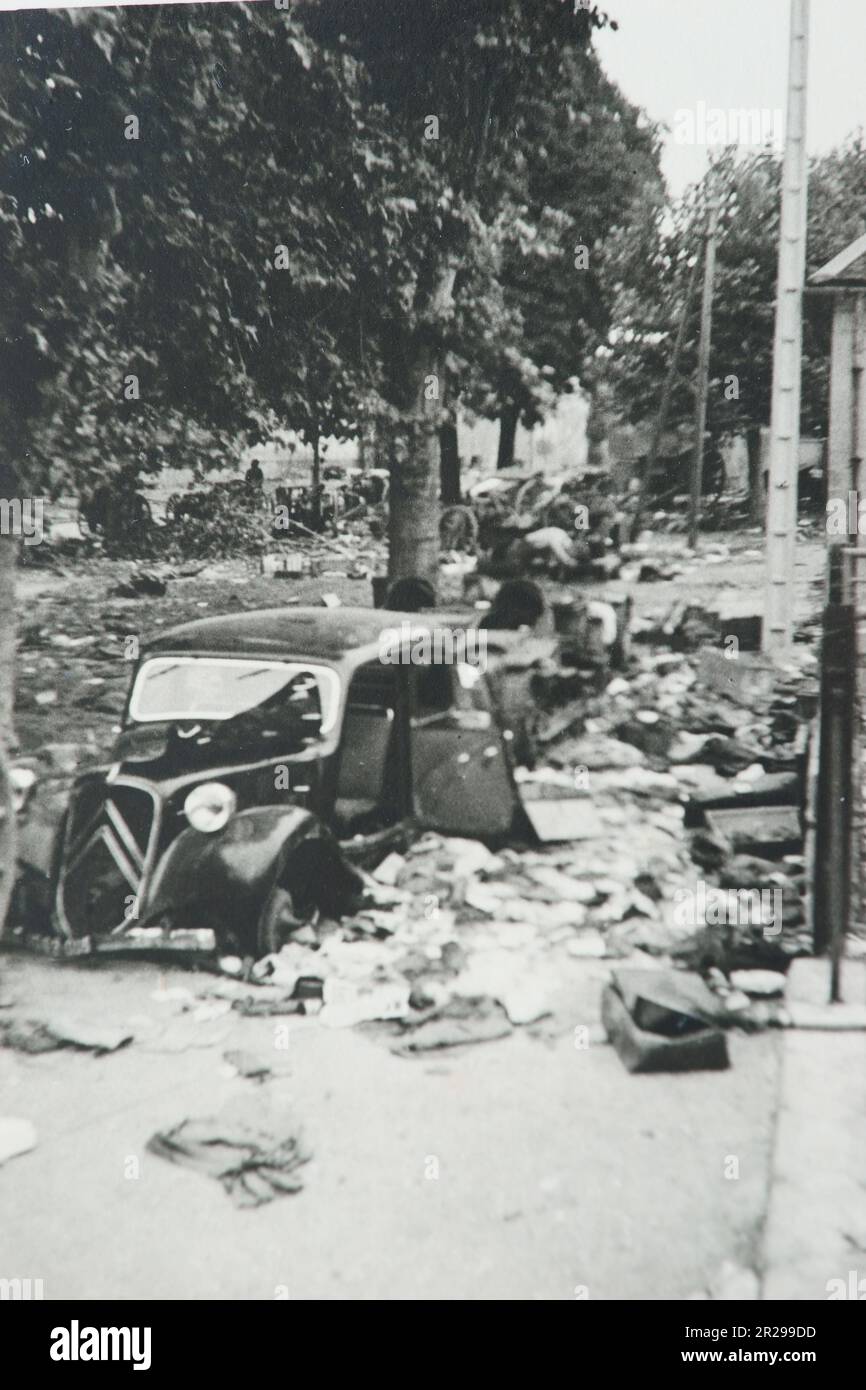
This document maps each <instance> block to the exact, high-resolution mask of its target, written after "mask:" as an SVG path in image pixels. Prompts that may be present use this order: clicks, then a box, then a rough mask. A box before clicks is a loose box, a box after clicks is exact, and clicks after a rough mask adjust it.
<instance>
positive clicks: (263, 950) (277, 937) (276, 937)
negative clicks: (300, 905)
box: [256, 888, 302, 959]
mask: <svg viewBox="0 0 866 1390" xmlns="http://www.w3.org/2000/svg"><path fill="white" fill-rule="evenodd" d="M301 924H302V919H301V918H300V917H298V915H297V914H296V912H295V903H294V899H293V897H292V895H291V893H290V892H289V890H288V889H287V888H274V889H272V891H271V893H270V894H269V896H268V899H267V901H266V903H265V905H264V907H263V908H262V911H261V915H260V916H259V924H258V929H257V931H256V948H257V954H258V958H259V959H261V958H262V956H270V955H275V954H276V953H277V952H278V951H279V950H280V948H281V947H282V946H284V945H285V943H286V940H287V938H288V937H289V935H290V933H291V932H292V931H294V930H295V928H296V927H299V926H301Z"/></svg>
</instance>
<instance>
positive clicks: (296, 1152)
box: [147, 1115, 311, 1207]
mask: <svg viewBox="0 0 866 1390" xmlns="http://www.w3.org/2000/svg"><path fill="white" fill-rule="evenodd" d="M271 1123H272V1125H273V1129H271V1130H269V1129H264V1128H263V1127H262V1126H261V1124H260V1123H259V1122H258V1120H257V1119H252V1120H248V1119H246V1118H245V1117H244V1116H242V1115H225V1116H223V1117H217V1118H213V1119H201V1120H183V1121H182V1122H181V1123H180V1124H179V1125H175V1126H174V1127H173V1128H171V1129H168V1130H163V1131H160V1132H159V1133H157V1134H154V1135H153V1137H152V1138H151V1139H150V1140H148V1143H147V1149H148V1152H149V1153H152V1154H156V1155H157V1157H159V1158H165V1159H167V1160H168V1161H169V1163H177V1164H180V1165H181V1166H182V1167H188V1168H195V1169H197V1170H198V1171H199V1172H202V1173H205V1174H207V1176H208V1177H212V1178H216V1179H217V1181H218V1182H220V1183H221V1184H222V1186H223V1188H224V1189H225V1191H226V1192H227V1193H228V1195H229V1196H230V1197H231V1199H232V1201H233V1202H234V1204H235V1206H236V1207H259V1206H262V1205H263V1204H264V1203H266V1202H270V1201H273V1199H274V1198H275V1197H282V1196H284V1195H286V1194H288V1193H294V1192H300V1190H301V1188H302V1187H303V1181H302V1179H301V1176H300V1173H299V1172H298V1169H299V1168H300V1167H301V1165H302V1164H304V1163H307V1162H308V1161H309V1159H310V1157H311V1153H310V1150H309V1149H308V1148H307V1146H306V1144H305V1143H304V1140H303V1136H302V1134H301V1131H300V1129H299V1128H298V1126H297V1124H296V1123H295V1121H294V1119H293V1118H291V1117H290V1116H285V1117H283V1119H282V1120H281V1122H280V1123H279V1124H277V1123H275V1122H274V1121H273V1119H272V1121H271Z"/></svg>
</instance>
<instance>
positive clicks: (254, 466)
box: [244, 459, 265, 492]
mask: <svg viewBox="0 0 866 1390" xmlns="http://www.w3.org/2000/svg"><path fill="white" fill-rule="evenodd" d="M244 484H245V486H246V488H247V489H248V491H249V492H253V491H255V492H261V490H262V488H263V487H264V485H265V475H264V473H263V472H262V470H261V465H260V464H259V461H258V459H253V461H252V463H251V464H250V466H249V468H248V469H247V471H246V473H245V474H244Z"/></svg>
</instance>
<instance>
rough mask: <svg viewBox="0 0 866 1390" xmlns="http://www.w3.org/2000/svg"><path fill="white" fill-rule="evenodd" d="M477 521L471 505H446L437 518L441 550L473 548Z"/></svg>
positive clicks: (469, 549)
mask: <svg viewBox="0 0 866 1390" xmlns="http://www.w3.org/2000/svg"><path fill="white" fill-rule="evenodd" d="M477 544H478V521H477V518H476V516H475V513H474V512H473V510H472V508H471V507H446V508H445V510H444V512H443V513H442V515H441V517H440V518H439V545H440V546H441V548H442V549H443V550H468V551H473V550H475V548H476V546H477Z"/></svg>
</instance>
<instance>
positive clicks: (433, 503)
mask: <svg viewBox="0 0 866 1390" xmlns="http://www.w3.org/2000/svg"><path fill="white" fill-rule="evenodd" d="M456 276H457V260H456V258H454V257H450V258H448V259H446V261H445V262H444V263H443V264H441V265H440V266H439V267H438V269H437V270H436V271H435V272H434V273H433V275H432V277H431V286H430V290H429V293H427V294H425V296H424V299H423V302H422V304H421V305H420V306H419V308H420V309H422V310H423V314H419V318H421V317H423V318H424V319H426V320H427V321H428V322H436V321H437V320H438V319H441V318H443V317H444V316H445V314H446V313H447V312H448V311H449V309H450V308H451V307H452V306H453V304H454V281H455V278H456ZM445 386H446V382H445V371H444V368H443V364H442V362H441V361H440V360H439V356H438V354H437V352H436V350H435V348H434V346H433V345H432V344H431V343H430V342H429V341H428V342H421V343H419V342H418V341H417V339H416V340H415V342H414V343H413V344H412V345H411V346H410V347H409V352H408V354H407V365H406V372H405V376H404V390H403V392H402V393H401V395H402V396H403V403H404V409H405V412H406V413H405V417H404V420H403V421H401V422H400V423H399V424H398V425H397V428H396V429H395V430H394V431H393V433H392V436H391V449H390V460H389V468H390V473H391V490H390V493H389V496H388V503H389V509H388V577H389V579H391V580H394V579H405V578H409V577H411V576H413V575H415V576H417V577H418V578H419V579H426V580H427V581H428V582H429V583H430V584H431V585H432V586H433V592H434V593H436V592H437V590H438V586H439V516H440V505H439V431H440V429H441V427H442V423H443V421H442V400H441V399H440V396H441V395H442V394H443V393H444V391H445Z"/></svg>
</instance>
